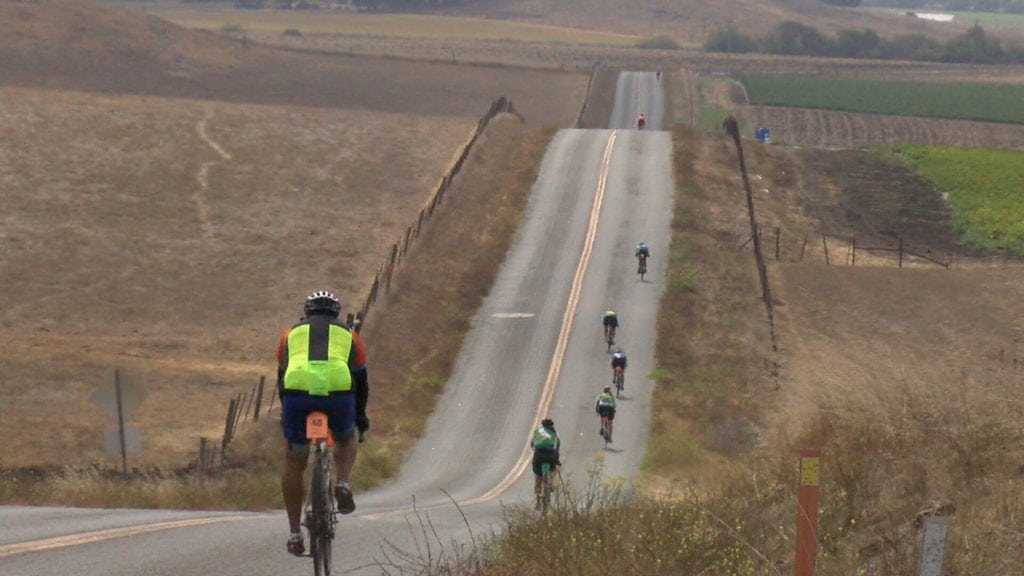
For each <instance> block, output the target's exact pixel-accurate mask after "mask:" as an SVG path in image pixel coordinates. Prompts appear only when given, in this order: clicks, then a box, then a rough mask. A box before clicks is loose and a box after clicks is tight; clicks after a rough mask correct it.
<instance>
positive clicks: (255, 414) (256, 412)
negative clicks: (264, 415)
mask: <svg viewBox="0 0 1024 576" xmlns="http://www.w3.org/2000/svg"><path fill="white" fill-rule="evenodd" d="M266 379H267V377H266V376H260V383H259V385H257V387H256V407H255V408H254V409H253V411H252V421H253V422H258V421H259V419H260V406H262V405H263V384H264V382H265V381H266Z"/></svg>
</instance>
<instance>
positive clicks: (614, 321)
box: [601, 310, 619, 343]
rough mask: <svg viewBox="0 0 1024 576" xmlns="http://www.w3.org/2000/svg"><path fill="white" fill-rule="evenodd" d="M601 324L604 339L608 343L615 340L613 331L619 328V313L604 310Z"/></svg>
mask: <svg viewBox="0 0 1024 576" xmlns="http://www.w3.org/2000/svg"><path fill="white" fill-rule="evenodd" d="M601 324H602V325H603V326H604V339H605V341H608V342H610V343H614V342H615V331H616V330H617V329H618V328H619V315H618V313H616V312H615V310H605V312H604V316H603V317H602V318H601Z"/></svg>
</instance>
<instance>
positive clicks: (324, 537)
mask: <svg viewBox="0 0 1024 576" xmlns="http://www.w3.org/2000/svg"><path fill="white" fill-rule="evenodd" d="M327 457H328V456H327V454H326V453H320V454H317V459H316V462H315V463H314V465H313V472H312V477H311V478H310V500H311V501H312V508H313V511H312V514H311V516H312V517H311V518H310V519H309V520H310V521H309V525H308V530H309V545H310V548H309V554H310V556H312V557H313V573H314V574H315V575H316V576H331V541H332V540H333V539H334V527H333V526H332V519H331V496H332V495H331V470H330V466H329V465H328V463H327Z"/></svg>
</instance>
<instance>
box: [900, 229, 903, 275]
mask: <svg viewBox="0 0 1024 576" xmlns="http://www.w3.org/2000/svg"><path fill="white" fill-rule="evenodd" d="M900 268H903V236H900Z"/></svg>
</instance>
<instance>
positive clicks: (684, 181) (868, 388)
mask: <svg viewBox="0 0 1024 576" xmlns="http://www.w3.org/2000/svg"><path fill="white" fill-rule="evenodd" d="M676 142H677V145H678V146H679V150H678V151H677V158H676V163H677V174H678V177H679V181H680V194H679V196H678V198H677V200H678V202H679V205H678V211H677V217H676V218H677V219H676V224H675V239H674V243H673V251H672V255H671V257H672V259H673V261H672V272H671V274H670V276H669V279H668V281H669V288H670V289H669V290H668V291H667V292H666V295H665V298H664V300H663V302H662V306H663V307H667V309H668V310H669V312H667V313H666V314H664V315H663V320H662V322H661V323H660V325H659V335H660V337H659V341H658V358H659V371H658V373H657V375H656V376H657V378H658V388H657V390H656V398H655V406H657V409H656V411H655V415H654V421H653V429H652V432H653V434H652V440H651V448H650V450H649V452H648V456H647V461H646V465H647V474H646V476H645V484H646V485H647V486H648V488H649V489H650V490H652V491H654V492H657V493H666V494H674V495H680V494H683V495H686V496H687V498H688V499H693V497H694V496H695V495H696V496H698V497H699V498H700V499H701V505H700V506H701V508H702V509H703V510H705V511H710V512H711V513H713V514H716V517H718V518H723V519H725V520H726V521H729V520H730V519H733V518H735V520H736V522H737V526H738V528H736V534H735V536H736V537H737V538H738V539H740V540H741V541H742V542H743V544H744V546H745V547H746V546H749V547H753V548H754V549H756V550H757V551H758V553H759V554H763V555H764V556H763V558H765V559H766V560H765V562H767V563H769V564H773V565H774V566H775V567H777V568H778V569H779V570H781V573H786V572H787V571H789V570H791V563H792V553H793V551H792V537H793V528H792V514H793V511H794V510H795V506H796V504H795V494H794V488H795V486H794V483H793V478H794V475H795V472H796V464H797V460H796V455H797V450H798V449H803V448H819V449H821V450H822V452H823V459H822V488H821V490H822V505H821V510H820V514H821V524H820V533H819V556H818V562H817V573H820V574H837V575H838V574H855V573H863V574H878V575H890V574H892V575H896V574H909V573H913V570H914V569H915V568H916V566H917V564H916V562H917V560H918V557H919V554H920V550H919V544H920V533H919V528H920V521H921V519H922V518H923V517H925V516H927V515H930V514H934V515H939V516H946V517H948V518H949V521H950V526H951V528H950V535H951V536H950V542H949V546H948V548H947V553H946V567H947V568H948V570H949V571H950V572H949V573H964V574H968V573H970V574H1000V575H1002V574H1007V575H1008V574H1017V573H1020V570H1021V569H1022V568H1024V564H1022V563H1021V562H1022V561H1024V558H1022V557H1021V556H1020V555H1019V554H1016V553H1015V552H1013V551H1017V550H1020V549H1021V546H1024V539H1022V538H1021V534H1022V533H1024V526H1022V525H1021V521H1020V518H1021V511H1022V506H1024V500H1022V499H1021V497H1022V493H1021V483H1020V476H1021V470H1022V469H1024V426H1022V424H1021V420H1020V413H1021V409H1022V403H1021V400H1020V397H1021V393H1022V391H1024V389H1022V385H1021V383H1020V378H1019V374H1020V362H1021V358H1022V353H1024V349H1022V345H1021V332H1022V331H1024V315H1022V314H1021V312H1020V310H1019V302H1020V300H1021V298H1022V297H1024V294H1022V288H1021V285H1020V282H1019V276H1020V272H1021V270H1020V264H1019V263H1018V262H1003V261H1000V262H996V263H993V262H990V261H988V260H987V259H984V258H975V257H974V256H972V255H971V254H970V253H968V252H966V251H964V250H963V249H959V248H958V247H957V246H956V244H955V241H954V240H953V239H952V234H951V232H950V225H949V213H948V210H942V209H940V208H939V207H940V206H941V202H940V201H938V197H937V196H938V194H937V192H935V191H934V190H932V189H930V188H928V187H927V186H924V185H922V183H921V182H920V181H919V179H918V178H917V177H915V176H914V175H913V174H910V173H908V172H907V171H906V169H902V168H900V167H896V166H891V165H889V164H888V163H887V161H885V160H883V159H880V158H877V157H874V156H872V155H871V154H868V153H863V152H855V151H836V152H830V151H822V150H799V149H790V148H781V147H766V146H757V145H753V144H748V145H747V146H746V152H747V162H748V167H749V169H750V173H751V175H752V177H753V178H754V181H755V182H757V184H755V186H756V187H758V188H760V187H762V186H763V190H767V192H764V191H758V190H755V205H756V210H757V213H758V219H759V221H760V223H761V224H762V226H764V227H766V228H774V227H780V228H781V229H782V230H783V233H784V234H786V235H789V236H790V237H799V236H800V235H802V234H804V233H805V232H807V231H812V232H813V231H826V232H828V233H830V234H836V235H847V236H848V235H852V234H857V235H858V238H861V237H864V238H866V239H869V238H870V239H874V240H882V239H885V238H886V237H891V236H892V235H895V234H901V233H902V234H907V235H910V236H912V237H914V238H915V241H916V242H917V243H918V245H920V246H922V247H925V248H931V249H933V250H935V251H943V252H945V251H947V250H948V251H956V252H957V257H956V260H955V262H954V265H953V266H952V267H951V268H950V269H948V270H947V269H944V268H941V267H937V266H934V265H921V264H915V265H912V266H907V267H904V268H903V269H900V268H898V267H897V266H896V263H895V261H894V260H893V259H882V258H879V259H871V258H868V259H865V260H861V259H860V258H858V261H857V266H856V267H853V266H851V265H850V262H849V261H848V260H844V259H837V260H833V265H832V266H828V265H826V264H825V261H824V259H823V258H822V257H821V250H820V246H819V247H818V249H817V253H815V254H814V255H810V250H811V249H813V248H809V255H808V257H806V258H805V259H803V260H802V261H795V260H796V259H795V258H784V260H785V261H783V262H776V261H774V260H772V259H771V256H769V262H768V269H769V280H770V283H771V286H772V293H773V302H774V311H775V331H776V335H777V339H778V340H777V341H778V347H779V349H778V352H777V353H774V352H773V351H772V349H771V345H770V337H769V333H768V325H767V321H766V314H765V311H764V307H763V305H762V304H761V303H760V301H759V297H760V287H759V286H758V280H757V275H756V271H755V269H754V263H753V256H752V255H751V251H750V247H749V245H747V246H746V248H745V249H738V248H739V247H740V246H743V245H744V242H745V240H746V239H747V238H748V237H749V233H750V227H749V222H748V221H747V218H746V206H745V200H744V197H743V192H742V187H741V185H740V182H739V175H738V172H737V168H736V164H735V161H736V160H735V152H734V151H733V149H732V145H731V142H729V141H727V140H726V139H725V138H724V137H723V136H721V135H700V134H696V133H692V132H684V133H682V134H680V136H679V138H677V140H676ZM929 198H930V200H929ZM769 251H770V248H769ZM790 256H792V253H791V254H790ZM837 264H838V265H837ZM772 366H777V375H774V376H773V375H772V372H773V370H772ZM664 529H666V530H668V529H671V527H670V526H666V527H665V528H664ZM663 553H665V554H666V558H671V557H672V556H671V555H672V550H669V549H666V550H664V551H663ZM744 556H746V555H745V554H744ZM757 557H759V558H760V556H757ZM760 562H761V560H755V561H754V562H753V564H754V567H753V568H747V569H744V570H738V571H737V573H742V574H760V573H765V572H764V570H765V567H764V565H760V566H758V565H759V564H760ZM773 573H774V572H773Z"/></svg>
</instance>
